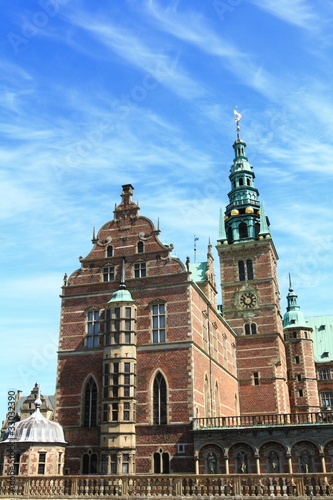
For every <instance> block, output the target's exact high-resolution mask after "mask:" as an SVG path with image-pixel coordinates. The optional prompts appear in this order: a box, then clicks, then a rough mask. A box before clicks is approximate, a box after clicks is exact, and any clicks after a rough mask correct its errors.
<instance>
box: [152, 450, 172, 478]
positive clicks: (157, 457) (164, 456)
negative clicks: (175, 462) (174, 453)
mask: <svg viewBox="0 0 333 500" xmlns="http://www.w3.org/2000/svg"><path fill="white" fill-rule="evenodd" d="M169 462H170V457H169V453H167V452H166V451H164V452H163V450H162V448H161V449H160V450H159V451H157V452H156V453H154V474H169V470H170V469H169Z"/></svg>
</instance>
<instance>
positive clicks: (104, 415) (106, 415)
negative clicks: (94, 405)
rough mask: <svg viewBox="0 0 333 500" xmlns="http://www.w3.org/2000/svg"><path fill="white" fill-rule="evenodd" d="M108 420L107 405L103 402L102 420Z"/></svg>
mask: <svg viewBox="0 0 333 500" xmlns="http://www.w3.org/2000/svg"><path fill="white" fill-rule="evenodd" d="M107 421H108V405H107V404H103V422H107Z"/></svg>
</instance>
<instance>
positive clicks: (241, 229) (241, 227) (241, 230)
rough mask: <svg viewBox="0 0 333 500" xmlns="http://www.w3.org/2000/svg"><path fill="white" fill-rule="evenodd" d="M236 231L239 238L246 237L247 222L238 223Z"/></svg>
mask: <svg viewBox="0 0 333 500" xmlns="http://www.w3.org/2000/svg"><path fill="white" fill-rule="evenodd" d="M238 231H239V237H240V239H241V240H242V239H244V238H247V237H248V231H247V224H246V223H245V222H241V223H240V224H239V226H238Z"/></svg>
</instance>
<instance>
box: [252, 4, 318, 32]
mask: <svg viewBox="0 0 333 500" xmlns="http://www.w3.org/2000/svg"><path fill="white" fill-rule="evenodd" d="M250 2H251V3H252V4H254V5H256V6H257V7H258V8H260V9H262V10H265V11H266V12H268V13H269V14H271V15H273V16H276V17H278V18H279V19H281V20H282V21H285V22H286V23H289V24H292V25H295V26H298V27H300V28H304V29H306V30H309V31H313V30H315V29H317V28H318V27H319V25H320V17H319V15H318V8H319V5H318V7H317V8H314V3H312V2H311V3H309V1H308V0H279V2H272V1H271V0H250Z"/></svg>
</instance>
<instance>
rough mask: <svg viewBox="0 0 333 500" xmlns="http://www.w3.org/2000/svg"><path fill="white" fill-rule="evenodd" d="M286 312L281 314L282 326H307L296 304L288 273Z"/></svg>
mask: <svg viewBox="0 0 333 500" xmlns="http://www.w3.org/2000/svg"><path fill="white" fill-rule="evenodd" d="M287 301H288V305H287V312H286V313H285V315H284V316H283V328H296V327H302V328H307V327H308V326H307V324H306V322H305V319H304V316H303V313H302V311H301V310H300V307H299V305H298V304H297V295H296V294H295V293H294V290H293V287H292V285H291V277H290V274H289V292H288V295H287Z"/></svg>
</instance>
